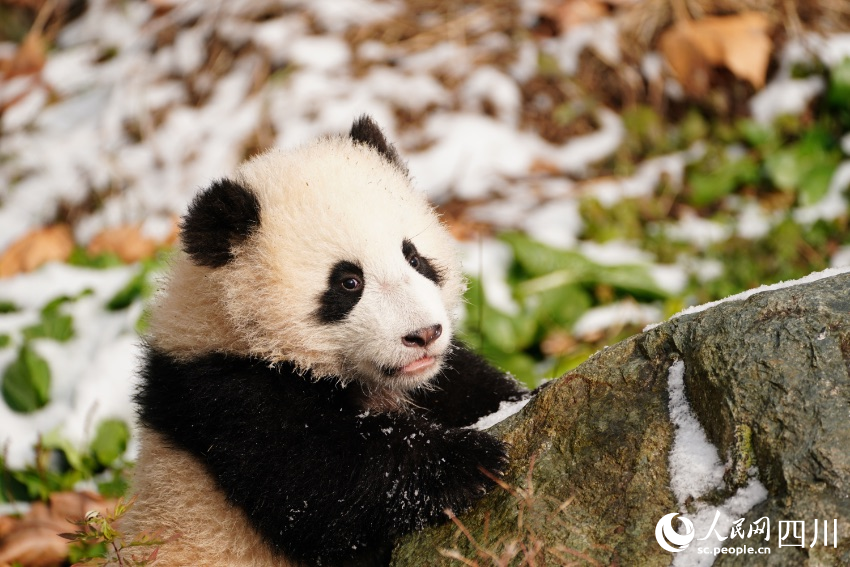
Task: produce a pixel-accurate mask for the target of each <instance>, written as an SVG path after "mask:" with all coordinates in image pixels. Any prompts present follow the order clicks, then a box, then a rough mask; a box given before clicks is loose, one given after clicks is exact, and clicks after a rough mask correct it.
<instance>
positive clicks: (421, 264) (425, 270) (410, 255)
mask: <svg viewBox="0 0 850 567" xmlns="http://www.w3.org/2000/svg"><path fill="white" fill-rule="evenodd" d="M401 253H402V254H404V258H405V259H406V260H407V262H408V263H410V264H411V266H413V269H414V270H416V271H417V272H419V273H420V274H422V275H423V276H425V277H426V278H428V279H429V280H431V281H432V282H434V283H435V284H437V285H442V283H443V271H442V270H441V269H440V268H438V267H437V266H436V265H435V264H434V261H433V260H431V259H430V258H426V257H425V256H421V255H420V254H419V251H417V250H416V246H414V245H413V242H411V241H410V240H407V239H404V240H403V241H402V243H401ZM414 259H415V260H416V265H414V264H413V263H412V262H413V260H414Z"/></svg>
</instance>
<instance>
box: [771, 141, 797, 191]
mask: <svg viewBox="0 0 850 567" xmlns="http://www.w3.org/2000/svg"><path fill="white" fill-rule="evenodd" d="M764 167H765V171H766V172H767V176H768V178H770V180H771V181H772V182H773V184H774V185H775V186H776V187H777V189H780V190H782V191H794V190H795V189H796V188H797V186H798V185H799V184H800V179H802V177H803V168H802V166H801V164H800V162H799V160H798V159H797V149H796V148H786V149H782V150H778V151H776V152H774V153H772V154H770V155H769V156H767V157H766V158H765V160H764Z"/></svg>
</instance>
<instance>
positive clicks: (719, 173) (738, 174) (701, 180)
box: [688, 156, 759, 207]
mask: <svg viewBox="0 0 850 567" xmlns="http://www.w3.org/2000/svg"><path fill="white" fill-rule="evenodd" d="M758 178H759V166H758V164H757V163H756V162H755V161H754V160H753V159H752V158H751V157H749V156H745V157H743V158H741V159H737V160H734V161H724V162H722V163H721V164H720V165H718V166H717V167H714V168H706V167H702V168H699V169H694V170H692V171H691V172H690V173H689V174H688V183H689V184H690V186H691V190H692V200H693V203H694V204H695V205H696V206H698V207H702V206H705V205H711V204H713V203H716V202H717V201H719V200H720V199H722V198H723V197H725V196H726V195H729V194H730V193H732V192H733V191H735V190H736V189H738V188H739V187H741V186H742V185H746V184H749V183H754V182H755V181H757V180H758Z"/></svg>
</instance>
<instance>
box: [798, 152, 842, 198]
mask: <svg viewBox="0 0 850 567" xmlns="http://www.w3.org/2000/svg"><path fill="white" fill-rule="evenodd" d="M835 168H836V166H835V165H833V164H830V163H821V164H818V165H817V166H815V167H813V168H812V169H811V170H810V171H809V172H808V173H807V174H806V176H805V177H804V178H803V179H802V180H801V181H800V204H801V205H803V206H807V205H813V204H815V203H817V202H818V201H820V200H821V199H823V198H824V197H825V196H826V194H827V192H828V191H829V183H830V181H832V176H833V174H834V173H835Z"/></svg>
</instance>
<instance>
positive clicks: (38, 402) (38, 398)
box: [2, 344, 50, 413]
mask: <svg viewBox="0 0 850 567" xmlns="http://www.w3.org/2000/svg"><path fill="white" fill-rule="evenodd" d="M2 390H3V399H4V400H6V404H7V405H8V406H9V407H10V408H11V409H12V410H14V411H17V412H21V413H29V412H33V411H35V410H37V409H40V408H42V407H44V406H45V405H47V402H48V401H50V366H49V365H48V364H47V361H46V360H44V359H43V358H42V357H41V356H39V355H38V353H37V352H35V350H33V349H32V347H30V346H29V345H28V344H24V345H22V346H21V350H20V351H19V353H18V358H17V359H15V360H14V361H13V362H12V364H10V365H9V366H8V367H7V368H6V371H5V372H4V373H3V386H2Z"/></svg>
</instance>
